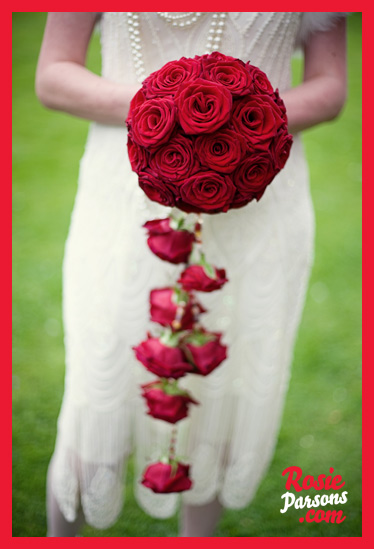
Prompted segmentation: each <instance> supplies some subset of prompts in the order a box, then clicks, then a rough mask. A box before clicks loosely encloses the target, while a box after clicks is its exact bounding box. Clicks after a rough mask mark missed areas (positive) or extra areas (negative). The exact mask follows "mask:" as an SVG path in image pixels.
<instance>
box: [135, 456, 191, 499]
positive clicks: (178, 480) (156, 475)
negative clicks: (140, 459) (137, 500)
mask: <svg viewBox="0 0 374 549" xmlns="http://www.w3.org/2000/svg"><path fill="white" fill-rule="evenodd" d="M189 470H190V466H189V465H184V464H183V463H180V462H178V463H175V464H174V466H172V465H169V464H168V463H161V462H159V463H153V464H152V465H149V466H148V467H147V469H146V470H145V471H144V473H143V480H142V484H143V485H144V486H146V487H147V488H150V489H151V490H153V492H156V493H157V494H168V493H170V492H184V491H185V490H189V489H190V488H191V486H192V481H191V479H190V478H189V476H188V474H189Z"/></svg>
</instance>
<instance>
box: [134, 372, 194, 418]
mask: <svg viewBox="0 0 374 549" xmlns="http://www.w3.org/2000/svg"><path fill="white" fill-rule="evenodd" d="M169 386H170V387H171V388H172V389H174V388H173V387H172V386H171V385H170V384H169V385H165V386H164V385H163V384H162V383H161V382H157V381H156V382H151V383H147V384H146V385H142V386H141V388H142V389H143V392H142V397H144V398H145V400H146V401H147V405H148V415H150V416H152V417H154V418H156V419H162V420H164V421H167V422H168V423H176V422H177V421H180V420H181V419H183V418H185V417H187V415H188V407H189V405H190V404H199V403H198V402H197V401H196V400H194V399H193V398H191V395H190V394H189V393H188V392H187V391H181V390H179V392H178V393H177V394H168V393H167V392H165V391H167V390H168V387H169Z"/></svg>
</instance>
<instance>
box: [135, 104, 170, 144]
mask: <svg viewBox="0 0 374 549" xmlns="http://www.w3.org/2000/svg"><path fill="white" fill-rule="evenodd" d="M175 112H176V111H175V105H174V102H173V101H172V100H171V99H169V98H167V97H159V98H157V99H149V100H147V101H144V102H143V103H140V105H138V106H136V107H135V109H134V110H133V111H132V113H131V126H132V132H133V134H132V138H133V140H134V141H135V142H136V143H138V145H141V146H142V147H155V146H157V147H158V146H159V145H162V144H163V143H165V142H166V141H167V140H168V139H169V137H170V135H171V134H172V132H173V130H174V126H175Z"/></svg>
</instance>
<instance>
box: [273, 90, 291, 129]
mask: <svg viewBox="0 0 374 549" xmlns="http://www.w3.org/2000/svg"><path fill="white" fill-rule="evenodd" d="M272 98H273V100H274V102H275V103H276V104H277V105H278V107H279V108H280V110H281V112H282V116H283V118H284V121H285V122H286V124H287V113H286V107H285V104H284V102H283V99H282V98H281V97H280V95H279V90H278V88H277V89H276V90H275V92H274V93H273V95H272Z"/></svg>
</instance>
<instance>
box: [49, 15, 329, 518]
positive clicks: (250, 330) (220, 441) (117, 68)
mask: <svg viewBox="0 0 374 549" xmlns="http://www.w3.org/2000/svg"><path fill="white" fill-rule="evenodd" d="M337 15H339V14H336V13H333V14H332V13H325V14H322V16H321V14H309V13H299V12H297V13H296V12H288V13H283V12H274V13H273V12H266V13H258V12H247V13H242V12H241V13H229V14H227V18H226V22H225V27H224V32H223V35H222V40H221V45H220V51H222V52H223V53H225V54H227V55H232V56H234V57H238V58H240V59H242V60H244V61H250V62H251V63H252V64H254V65H256V66H258V67H260V68H261V69H262V70H263V71H265V72H266V74H267V75H268V77H269V79H270V81H271V82H272V84H273V86H274V88H277V87H278V88H279V90H280V93H282V91H284V90H286V89H287V88H289V86H290V59H291V56H292V53H293V51H294V48H295V44H296V43H297V42H299V43H301V42H302V40H303V37H304V36H307V34H308V33H310V32H312V31H313V30H316V29H317V30H318V29H319V28H321V29H325V28H327V26H328V25H329V24H333V22H334V20H335V19H336V17H337ZM211 17H212V13H205V14H203V15H202V16H201V17H200V18H199V19H198V21H197V22H196V23H194V24H193V25H192V26H191V27H189V28H180V27H173V26H171V25H170V24H169V23H168V22H167V21H165V20H164V19H162V18H161V17H159V16H158V14H157V13H145V12H142V13H139V32H140V38H141V47H142V54H143V60H144V65H145V71H146V74H149V73H151V72H153V71H155V70H157V69H159V68H160V67H161V66H162V65H163V64H164V63H166V62H167V61H170V60H173V59H179V58H180V57H182V56H185V57H193V56H194V55H201V54H203V53H205V49H206V42H207V36H208V31H209V26H210V23H211ZM100 26H101V41H102V74H103V76H104V77H105V78H108V79H110V80H113V81H116V82H124V83H136V82H137V79H136V72H135V65H134V61H133V59H132V57H131V47H130V35H129V29H128V25H127V14H126V13H119V12H113V13H103V14H102V17H101V22H100ZM126 141H127V137H126V128H125V125H124V126H123V127H113V126H106V125H101V124H96V123H94V124H92V125H91V127H90V131H89V136H88V141H87V145H86V150H85V153H84V156H83V158H82V161H81V166H80V175H79V185H78V192H77V196H76V201H75V206H74V211H73V214H72V219H71V226H70V231H69V236H68V240H67V243H66V250H65V259H64V265H63V315H64V329H65V345H66V381H65V393H64V398H63V404H62V409H61V412H60V416H59V420H58V433H57V440H56V447H55V452H54V478H53V490H54V493H55V496H56V498H57V501H58V502H59V505H60V508H61V510H62V512H63V514H64V515H65V517H66V518H67V520H74V518H75V517H76V513H77V509H78V505H79V501H81V504H82V506H83V510H84V513H85V517H86V520H87V522H88V523H89V524H91V525H92V526H94V527H97V528H105V527H108V526H109V525H110V524H112V523H113V522H114V521H115V520H116V518H117V517H118V515H119V513H120V512H121V509H122V505H123V498H124V489H123V482H124V478H125V472H126V463H127V459H128V456H129V455H130V453H131V452H134V455H135V468H136V475H135V476H136V479H135V484H134V491H135V495H136V499H137V501H138V503H139V505H140V506H141V507H142V508H143V509H144V510H145V511H146V512H147V513H149V514H150V515H152V516H155V517H160V518H162V517H168V516H171V515H172V514H173V513H174V512H175V511H176V509H177V508H178V505H179V503H180V498H182V500H183V501H184V502H186V503H189V504H197V505H202V504H204V503H208V502H210V501H211V500H213V499H214V498H215V497H216V496H217V495H218V497H219V499H220V501H221V503H222V504H223V505H224V506H225V507H227V508H232V509H234V508H242V507H244V506H246V505H247V504H248V503H249V502H250V501H251V499H252V498H253V496H254V494H255V492H256V489H257V487H258V485H259V483H260V481H261V479H262V478H263V475H264V473H265V472H266V469H267V467H268V465H269V462H270V460H271V458H272V455H273V450H274V447H275V444H276V440H277V434H278V430H279V426H280V420H281V416H282V408H283V403H284V398H285V394H286V391H287V387H288V383H289V377H290V364H291V360H292V352H293V345H294V340H295V335H296V332H297V327H298V324H299V320H300V315H301V311H302V306H303V303H304V297H305V291H306V287H307V282H308V277H309V273H310V267H311V263H312V256H313V235H314V216H313V209H312V204H311V198H310V192H309V181H308V171H307V166H306V162H305V159H304V154H303V149H302V144H301V142H300V139H299V137H298V136H296V137H295V138H294V144H293V147H292V150H291V155H290V158H289V160H288V162H287V164H286V167H285V169H284V170H283V171H282V172H281V173H280V174H279V175H278V176H277V177H276V178H275V180H274V181H273V182H272V184H271V185H270V186H269V187H268V188H267V190H266V192H265V194H264V196H263V198H262V199H261V200H260V201H259V202H258V203H257V202H254V203H250V204H248V205H247V206H245V207H244V208H241V209H237V210H232V211H229V212H227V213H224V214H216V215H203V247H204V250H205V253H206V257H207V259H208V261H210V262H211V263H213V264H214V265H216V266H217V267H220V268H222V267H224V268H225V269H226V272H227V275H228V278H229V282H228V283H227V284H226V285H225V287H224V288H223V289H222V291H220V292H214V293H212V294H206V295H203V294H200V295H199V299H200V301H201V302H202V303H203V305H204V306H205V307H206V308H207V309H208V312H207V313H206V314H204V315H203V316H202V322H203V324H204V326H206V327H207V328H208V329H210V330H213V331H222V332H223V333H224V336H223V341H224V342H225V343H226V344H228V346H229V348H228V359H227V360H226V361H225V362H224V363H222V364H221V366H219V368H217V369H216V370H215V371H214V372H213V373H212V374H210V375H209V376H208V377H206V378H203V377H202V376H194V375H189V376H187V377H185V378H182V379H181V380H180V385H181V386H183V387H186V388H187V389H189V390H190V391H191V392H192V394H193V395H194V397H195V398H196V399H197V400H198V401H199V402H200V403H201V404H200V406H193V407H192V410H191V413H190V417H189V418H186V419H184V420H182V421H181V422H179V423H178V442H177V449H176V451H177V455H179V456H181V457H182V458H185V459H184V461H185V462H188V463H190V464H191V476H192V480H193V482H194V486H193V488H192V490H190V491H187V492H184V493H183V494H182V495H179V494H154V493H153V492H151V491H150V490H149V489H147V488H145V487H143V486H142V485H141V484H140V482H139V477H140V475H141V473H142V471H143V469H144V467H145V466H146V465H147V464H148V463H150V462H151V461H155V460H158V458H159V456H160V453H161V452H162V451H166V450H167V448H168V444H169V438H170V433H171V429H172V426H171V425H170V424H168V423H166V422H163V421H160V420H155V419H153V418H150V417H149V416H147V415H146V407H145V403H144V402H143V400H142V398H141V397H140V390H139V385H140V384H141V383H145V382H146V381H150V380H153V379H154V377H155V376H153V375H152V374H150V373H149V372H147V371H146V370H145V368H144V367H143V366H142V365H141V364H140V363H139V362H138V361H137V360H136V359H135V357H134V353H133V350H132V346H134V345H137V344H138V343H139V342H140V341H142V340H143V339H144V338H145V336H146V332H147V331H148V330H150V331H152V330H153V331H155V325H153V326H152V323H151V322H150V321H149V303H148V296H149V291H150V289H152V288H161V287H165V286H168V285H170V284H172V283H173V281H174V280H176V276H177V274H178V273H179V272H180V270H181V266H175V265H171V264H168V263H167V262H164V261H161V260H160V259H158V258H157V257H156V256H154V255H153V254H152V253H151V252H150V250H149V249H148V247H147V244H146V237H145V231H144V229H143V228H142V225H143V224H144V222H145V221H146V220H149V219H154V218H161V217H164V216H165V214H167V213H168V211H170V209H168V208H165V207H163V206H160V205H158V204H156V203H152V202H151V201H149V200H148V199H147V198H146V197H145V195H144V194H143V192H142V191H141V189H140V188H139V187H138V184H137V175H136V174H134V173H133V172H132V171H131V167H130V164H129V161H128V157H127V149H126Z"/></svg>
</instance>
